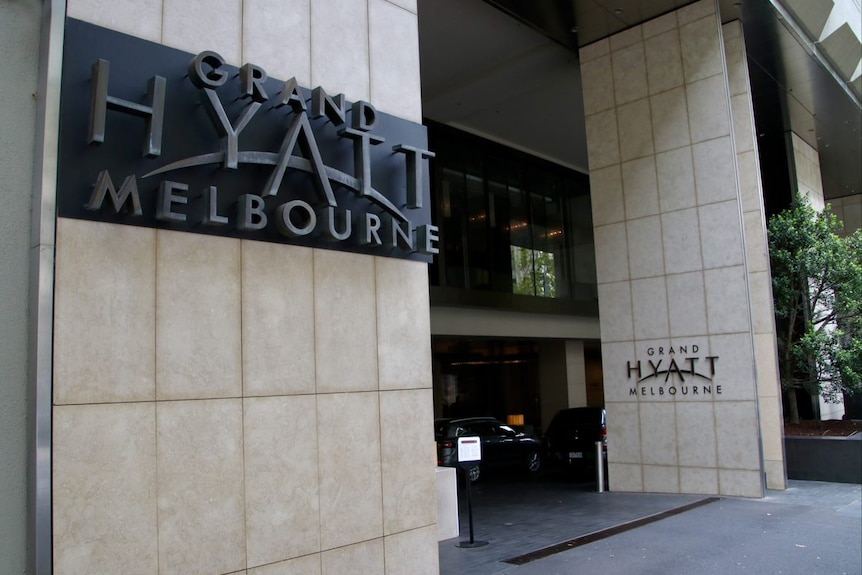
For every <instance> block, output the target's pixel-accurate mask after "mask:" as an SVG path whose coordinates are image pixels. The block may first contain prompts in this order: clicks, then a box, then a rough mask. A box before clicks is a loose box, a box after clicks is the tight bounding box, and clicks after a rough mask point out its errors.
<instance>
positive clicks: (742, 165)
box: [736, 152, 763, 212]
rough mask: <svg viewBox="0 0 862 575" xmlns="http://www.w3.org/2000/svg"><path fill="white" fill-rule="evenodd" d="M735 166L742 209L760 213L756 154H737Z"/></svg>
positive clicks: (761, 203) (758, 174)
mask: <svg viewBox="0 0 862 575" xmlns="http://www.w3.org/2000/svg"><path fill="white" fill-rule="evenodd" d="M736 165H737V170H738V173H739V187H740V194H741V196H742V209H743V210H744V211H746V212H748V211H761V210H762V209H763V201H762V200H761V198H760V173H759V172H758V167H757V153H756V152H743V153H741V154H737V156H736Z"/></svg>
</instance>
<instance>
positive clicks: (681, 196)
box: [581, 0, 780, 497]
mask: <svg viewBox="0 0 862 575" xmlns="http://www.w3.org/2000/svg"><path fill="white" fill-rule="evenodd" d="M722 44H723V42H722V38H721V36H720V29H719V24H718V21H717V18H716V14H715V12H714V3H713V2H711V1H707V0H704V1H701V2H698V3H696V4H692V5H689V6H687V7H685V8H682V9H680V10H678V11H676V12H673V13H669V14H667V15H665V16H662V17H660V18H658V19H655V20H652V21H649V22H646V23H644V24H642V25H640V26H637V27H635V28H631V29H629V30H626V31H624V32H622V33H620V34H617V35H615V36H612V37H610V38H609V39H606V40H602V41H600V42H597V43H595V44H592V45H590V46H587V47H585V48H584V49H582V50H581V72H582V77H583V86H584V88H583V89H584V108H585V113H586V127H587V144H588V151H589V159H590V172H591V175H590V177H591V194H592V205H593V221H594V226H595V230H594V231H595V237H596V258H597V271H598V276H599V277H598V279H599V307H600V319H601V330H602V355H603V367H604V379H605V381H604V389H605V400H606V406H607V410H608V427H609V431H608V434H609V447H608V454H609V455H608V457H609V475H610V482H611V489H612V490H621V491H659V492H684V493H720V494H727V495H742V496H754V497H758V496H761V495H762V488H763V483H762V469H761V456H760V440H759V427H760V425H761V423H762V422H760V421H759V420H758V406H757V393H758V391H757V384H756V381H757V380H756V379H755V378H756V375H755V361H754V357H755V349H754V347H755V346H754V343H753V327H752V314H751V311H750V310H751V304H750V299H749V298H750V296H749V285H748V284H749V277H748V276H747V268H746V253H745V249H746V245H747V243H746V241H745V239H744V237H743V219H742V218H743V216H742V214H743V209H742V203H743V202H744V198H743V197H742V191H741V189H740V185H739V183H738V182H739V181H741V180H742V179H743V177H744V176H743V174H741V173H739V168H738V166H737V158H736V157H734V156H735V153H737V152H740V153H745V152H748V153H749V154H750V156H751V157H750V158H749V159H753V156H754V155H755V154H754V153H753V151H752V150H753V148H751V147H749V148H743V149H740V150H736V151H735V146H734V141H733V138H734V134H735V132H736V130H735V129H733V128H737V126H736V125H735V124H736V122H743V121H744V118H742V116H737V114H733V116H731V110H730V109H729V106H730V104H731V102H732V99H731V96H732V95H733V94H735V93H736V92H735V91H733V90H732V88H731V86H733V84H734V83H736V82H740V81H742V80H744V77H742V78H740V77H739V73H740V71H739V70H738V69H733V70H728V71H726V68H725V66H724V65H723V58H724V53H723V50H722ZM737 68H738V67H737ZM749 130H750V128H749ZM747 177H748V178H749V179H750V178H752V177H754V178H755V181H756V172H755V173H754V174H753V175H752V174H748V175H747ZM749 191H750V192H751V190H749ZM754 191H755V192H756V191H757V187H756V186H755V188H754ZM757 200H758V201H759V196H758V197H757ZM770 307H771V306H770ZM680 346H685V347H684V348H683V350H681V349H680ZM695 346H696V347H695ZM659 347H661V348H663V349H664V351H665V355H664V356H662V357H661V358H659V356H658V355H657V354H658V348H659ZM670 348H674V349H675V353H676V354H678V355H675V356H670V355H669V350H670ZM695 349H696V350H697V351H695ZM650 350H652V355H650ZM707 356H718V358H719V359H718V360H717V361H716V363H715V373H714V375H713V374H711V373H710V371H709V367H708V361H709V360H707V359H706V357H707ZM687 357H697V358H698V359H697V360H696V361H697V363H696V365H697V370H696V371H697V372H698V373H702V374H704V375H706V376H708V377H711V378H712V381H711V382H706V381H705V380H703V379H702V378H697V377H691V376H690V375H689V379H688V380H685V381H684V382H683V381H682V380H683V379H684V378H685V377H686V375H688V374H682V377H680V375H679V374H665V373H662V376H661V377H658V378H653V379H652V380H648V381H650V382H651V383H647V382H644V383H642V384H640V385H635V384H634V383H633V382H635V381H636V380H637V376H636V375H633V372H632V371H630V370H629V369H628V368H629V367H631V366H632V365H636V362H637V361H641V362H642V364H643V367H644V369H645V370H650V369H651V368H650V365H649V363H648V362H649V361H650V360H652V361H654V362H657V361H658V359H663V360H664V362H665V363H664V364H663V366H664V368H666V367H667V366H668V365H669V363H670V361H671V359H674V358H675V359H677V360H678V361H679V362H680V367H685V369H689V366H690V365H692V364H691V363H688V360H687V359H686V358H687ZM664 368H662V369H664ZM664 376H668V377H667V378H665V377H664ZM671 377H674V378H676V379H675V380H671V379H670V378H671ZM674 381H675V382H676V384H677V385H676V386H673V385H672V384H673V383H674ZM774 381H775V380H774V378H773V382H774ZM683 383H685V384H686V385H683ZM704 383H707V384H710V383H711V385H712V386H713V388H712V389H711V390H710V393H708V394H706V395H704V394H703V392H702V385H703V384H704ZM695 384H696V385H699V386H700V387H699V394H698V396H694V395H693V391H694V385H695ZM718 386H721V390H722V391H721V394H718V393H717V387H718ZM671 387H675V388H676V389H675V390H674V392H675V393H676V395H670V393H671V392H670V388H671ZM683 387H687V389H688V392H687V394H686V395H683V392H682V390H683ZM633 388H634V389H635V390H636V391H637V395H636V396H635V395H633V394H632V389H633ZM659 388H664V393H663V394H660V393H659ZM641 391H645V393H641ZM652 393H655V395H652ZM774 423H775V424H777V425H778V426H779V429H780V420H778V421H775V422H774ZM779 433H780V431H779Z"/></svg>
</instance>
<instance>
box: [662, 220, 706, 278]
mask: <svg viewBox="0 0 862 575" xmlns="http://www.w3.org/2000/svg"><path fill="white" fill-rule="evenodd" d="M661 224H662V242H663V245H664V260H665V269H666V270H667V273H669V274H673V273H685V272H692V271H700V270H701V269H703V258H702V256H701V252H702V250H701V245H700V222H699V220H698V215H697V210H695V209H689V210H679V211H677V212H668V213H664V214H662V216H661Z"/></svg>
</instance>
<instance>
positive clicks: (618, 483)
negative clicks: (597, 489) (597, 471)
mask: <svg viewBox="0 0 862 575" xmlns="http://www.w3.org/2000/svg"><path fill="white" fill-rule="evenodd" d="M608 484H609V485H610V488H611V491H629V492H634V493H642V492H643V490H644V481H643V471H642V468H641V466H640V465H632V464H626V463H608Z"/></svg>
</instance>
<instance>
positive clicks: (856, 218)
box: [842, 195, 862, 236]
mask: <svg viewBox="0 0 862 575" xmlns="http://www.w3.org/2000/svg"><path fill="white" fill-rule="evenodd" d="M842 219H843V222H844V235H845V236H849V235H851V234H853V233H854V232H855V231H856V230H858V229H862V196H858V195H857V196H850V197H849V198H844V215H843V218H842Z"/></svg>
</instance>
